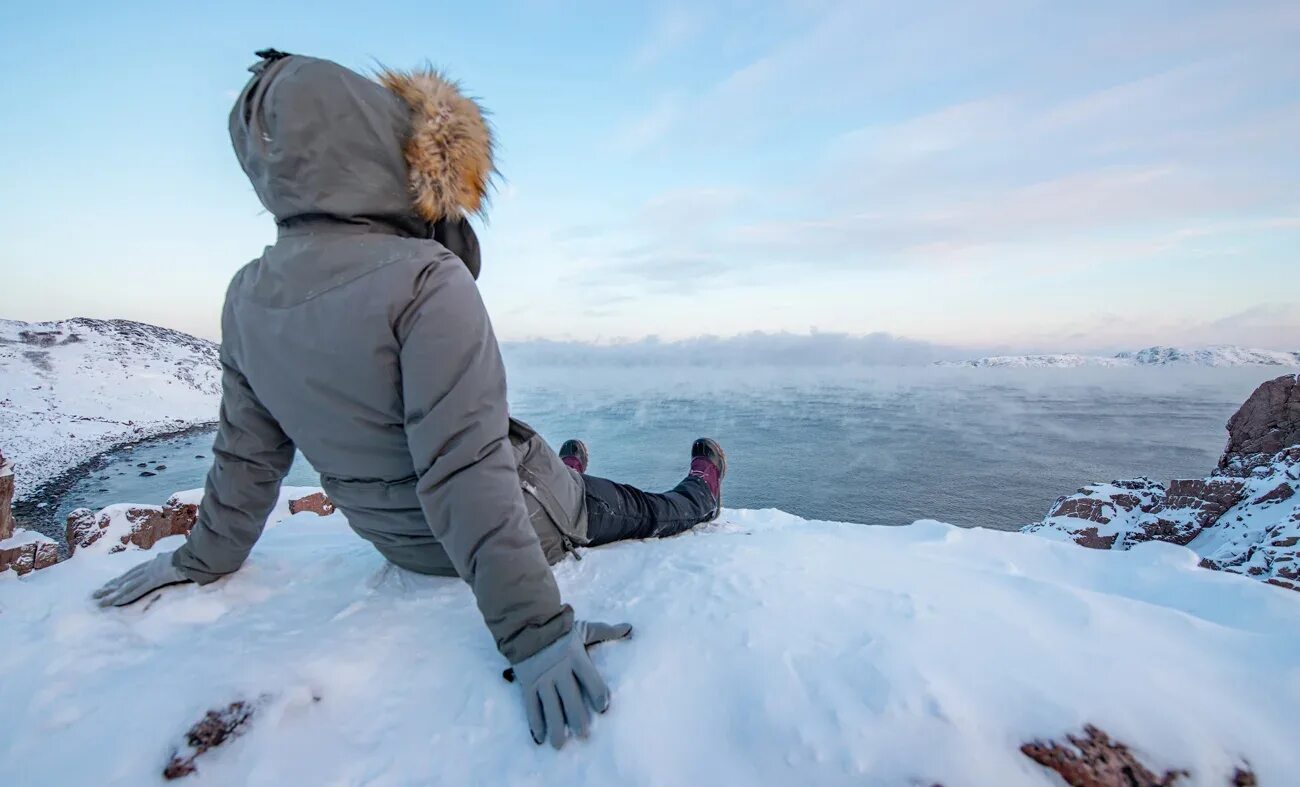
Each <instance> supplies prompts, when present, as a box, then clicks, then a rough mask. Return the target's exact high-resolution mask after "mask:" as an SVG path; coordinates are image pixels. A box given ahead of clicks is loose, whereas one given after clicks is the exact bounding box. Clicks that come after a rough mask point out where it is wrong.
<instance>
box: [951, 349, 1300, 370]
mask: <svg viewBox="0 0 1300 787" xmlns="http://www.w3.org/2000/svg"><path fill="white" fill-rule="evenodd" d="M935 365H936V366H952V367H974V368H985V367H990V368H1034V367H1051V368H1069V367H1075V366H1285V367H1293V368H1300V352H1291V351H1289V350H1260V349H1252V348H1249V347H1234V346H1230V345H1224V346H1215V347H1204V348H1200V349H1186V348H1182V347H1160V346H1156V347H1148V348H1146V349H1144V350H1138V351H1136V352H1121V353H1116V354H1115V355H1112V356H1105V355H1076V354H1074V353H1057V354H1049V355H992V356H988V357H986V358H976V359H974V360H970V361H938V362H936V364H935Z"/></svg>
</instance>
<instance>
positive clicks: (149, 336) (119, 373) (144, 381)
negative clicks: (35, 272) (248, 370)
mask: <svg viewBox="0 0 1300 787" xmlns="http://www.w3.org/2000/svg"><path fill="white" fill-rule="evenodd" d="M220 395H221V367H220V364H219V362H218V360H217V345H216V344H215V343H213V342H210V341H207V340H206V339H199V338H196V337H194V336H190V335H189V334H185V333H181V332H180V331H174V330H170V329H168V328H160V327H157V326H154V325H147V324H145V323H139V322H132V321H130V320H92V319H86V318H80V317H79V318H76V319H71V320H60V321H58V322H39V323H27V322H19V321H16V320H0V449H3V451H4V453H5V455H6V456H8V457H9V458H10V459H11V460H12V461H13V462H14V464H15V466H16V477H17V483H16V493H17V495H16V499H19V500H21V499H23V498H24V497H27V496H28V495H30V494H31V493H32V492H33V491H35V490H36V489H37V488H39V487H40V486H41V485H42V484H44V483H46V482H48V481H50V480H52V479H54V478H56V477H57V476H58V475H59V474H60V473H62V472H64V471H66V470H68V469H70V468H72V467H75V466H76V465H77V464H79V463H81V462H84V461H86V460H88V459H91V458H92V457H94V456H96V455H98V454H100V453H102V452H104V451H107V450H111V449H113V448H115V447H117V446H119V445H122V444H125V443H129V442H133V441H135V440H140V439H144V438H147V437H152V436H155V435H161V434H168V433H172V432H177V431H181V430H183V429H186V428H188V427H192V426H195V425H198V424H202V423H207V422H211V421H215V420H216V418H217V409H218V403H219V399H220Z"/></svg>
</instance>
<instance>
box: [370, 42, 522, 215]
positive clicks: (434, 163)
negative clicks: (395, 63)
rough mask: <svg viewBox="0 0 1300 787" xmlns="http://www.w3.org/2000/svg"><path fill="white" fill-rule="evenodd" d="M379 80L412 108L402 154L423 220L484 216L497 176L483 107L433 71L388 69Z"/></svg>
mask: <svg viewBox="0 0 1300 787" xmlns="http://www.w3.org/2000/svg"><path fill="white" fill-rule="evenodd" d="M379 81H380V83H382V84H383V85H384V87H386V88H388V89H389V90H391V91H393V93H395V94H397V96H398V97H399V98H401V99H402V100H403V101H404V102H406V105H407V106H408V107H409V108H410V110H411V135H410V137H409V138H408V139H407V140H406V145H405V148H404V152H405V154H406V166H407V172H408V178H409V179H410V184H411V193H412V196H413V197H414V200H415V208H416V211H417V212H418V213H419V214H420V217H421V218H423V219H424V220H426V221H430V222H436V221H439V220H442V219H460V218H465V217H466V216H468V215H470V214H478V215H483V214H484V212H485V211H486V209H487V199H488V194H487V192H488V187H489V186H490V185H491V183H492V178H493V177H494V176H495V175H496V167H495V166H494V165H493V163H492V150H493V140H492V128H491V126H489V125H488V122H487V119H486V118H485V117H484V115H485V112H484V110H483V108H482V107H480V106H479V105H478V103H477V102H476V101H474V99H472V98H469V97H468V96H466V95H465V94H463V93H462V92H461V90H460V85H459V84H457V83H456V82H454V81H452V80H450V79H448V78H447V77H446V76H445V75H444V74H442V73H440V72H438V71H436V70H435V69H433V68H431V67H426V68H422V69H415V70H412V71H393V70H385V71H383V72H382V73H380V74H379Z"/></svg>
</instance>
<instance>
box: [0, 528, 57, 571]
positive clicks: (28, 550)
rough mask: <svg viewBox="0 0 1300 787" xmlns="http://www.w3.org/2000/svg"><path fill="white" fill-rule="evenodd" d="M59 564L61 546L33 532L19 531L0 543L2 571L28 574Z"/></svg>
mask: <svg viewBox="0 0 1300 787" xmlns="http://www.w3.org/2000/svg"><path fill="white" fill-rule="evenodd" d="M57 562H59V545H58V543H56V542H55V541H54V539H52V538H48V537H46V536H43V535H41V534H40V533H36V532H33V531H31V530H22V529H19V530H17V531H16V532H15V533H14V534H13V535H12V536H10V537H9V538H7V539H4V540H3V541H0V571H10V570H12V571H15V572H17V573H18V574H20V575H22V574H27V573H30V572H32V571H37V570H39V569H42V568H48V567H50V566H52V565H54V564H55V563H57Z"/></svg>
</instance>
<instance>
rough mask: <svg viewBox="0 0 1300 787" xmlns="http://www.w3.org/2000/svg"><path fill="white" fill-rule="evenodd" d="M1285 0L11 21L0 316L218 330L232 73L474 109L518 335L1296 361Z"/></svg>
mask: <svg viewBox="0 0 1300 787" xmlns="http://www.w3.org/2000/svg"><path fill="white" fill-rule="evenodd" d="M1297 40H1300V5H1297V4H1296V3H1294V2H1218V3H1209V2H1192V1H1180V2H1143V3H1131V2H1091V3H1060V2H1028V1H1024V0H1009V1H1008V2H962V1H954V2H934V3H924V2H923V3H907V4H902V3H876V2H843V3H839V2H819V1H818V0H790V1H789V2H767V3H749V2H722V3H704V2H699V3H679V4H674V3H648V4H637V3H581V4H580V3H563V2H542V1H540V0H539V1H537V2H523V3H480V2H474V3H465V2H461V3H456V4H442V3H432V2H421V3H414V2H411V3H405V2H403V3H374V4H370V5H360V4H357V3H355V2H351V3H336V2H311V3H268V2H259V3H244V2H227V3H221V4H215V3H213V4H208V3H193V4H181V3H156V4H154V3H125V2H124V3H59V2H53V3H42V4H36V3H30V4H22V5H21V6H19V7H15V8H10V9H6V10H5V12H4V21H3V23H0V67H3V69H4V73H5V74H6V79H5V80H4V83H3V84H2V85H0V99H3V101H2V103H0V107H2V108H0V112H3V122H2V123H0V171H3V172H4V173H5V177H4V178H3V179H0V201H3V204H4V205H5V209H4V211H3V213H2V214H0V231H2V233H3V237H4V239H5V243H4V246H3V250H2V251H0V255H3V257H0V261H2V264H3V270H4V273H3V280H4V285H3V286H0V316H4V317H10V318H17V319H29V320H34V319H56V318H62V317H69V316H76V315H87V316H102V317H129V318H133V319H139V320H145V321H149V322H155V323H159V324H163V325H168V326H171V327H176V328H180V329H182V330H188V331H191V332H194V333H197V334H200V335H205V336H210V337H213V338H216V336H217V317H218V312H219V308H220V301H221V298H222V296H223V294H224V289H225V284H226V282H227V281H228V280H229V277H230V275H231V274H232V273H233V272H234V271H235V270H236V269H238V267H239V266H241V265H242V264H244V263H245V262H246V261H247V260H249V259H251V258H253V257H255V256H256V255H257V254H258V253H259V252H260V250H261V248H262V246H264V245H265V244H266V243H269V242H271V241H272V240H273V238H274V226H273V222H272V221H271V219H270V217H269V216H267V215H266V214H265V213H263V211H262V210H261V206H260V205H259V204H258V202H257V199H256V197H255V196H254V194H253V192H252V190H251V188H250V187H249V185H248V184H247V182H246V181H245V179H244V177H243V174H242V173H241V172H240V170H239V167H238V165H237V164H236V162H235V159H234V156H233V154H232V153H231V151H230V145H229V140H228V138H227V135H226V113H227V112H228V110H229V107H230V104H231V102H232V100H233V98H234V96H235V94H236V93H237V91H238V90H239V88H240V87H241V86H242V84H243V82H244V78H245V76H246V72H245V68H246V67H247V66H248V65H249V64H250V63H251V62H252V61H253V60H254V58H253V56H252V51H253V50H254V49H257V48H260V47H264V46H275V47H278V48H281V49H284V50H288V51H291V52H301V53H305V54H313V55H317V56H321V57H327V58H330V59H333V60H337V61H338V62H341V63H343V64H345V65H348V66H351V67H354V68H358V69H363V70H364V69H372V70H373V68H374V67H375V65H376V64H377V63H380V62H382V63H384V64H387V65H392V66H412V65H416V64H420V63H423V62H425V61H426V60H427V61H432V62H433V63H435V64H437V65H440V66H443V67H445V68H446V69H447V70H448V71H449V72H450V73H451V74H452V75H453V76H455V77H458V78H459V79H461V80H462V81H463V83H464V84H465V86H466V87H467V88H468V90H470V91H471V92H472V93H474V94H475V95H477V96H478V97H480V98H481V99H482V101H483V103H484V104H485V105H486V106H487V107H489V108H490V109H491V111H492V112H493V121H494V123H495V126H496V129H497V133H498V137H499V141H500V151H501V153H500V158H499V166H500V169H501V171H502V173H503V175H504V179H503V181H502V182H501V184H500V188H499V191H498V193H497V195H496V198H495V200H494V204H493V207H492V210H491V214H490V219H489V221H488V222H487V224H486V225H484V226H482V227H481V228H480V236H481V238H482V241H483V247H484V274H483V278H482V280H481V282H480V283H481V288H482V290H483V293H484V297H485V299H486V300H487V302H488V305H489V309H490V311H491V312H492V315H493V319H494V322H495V324H496V326H497V330H498V333H499V334H500V335H501V336H502V337H503V338H506V339H527V338H534V337H544V338H552V339H576V340H583V341H610V340H614V339H619V338H640V337H645V336H660V337H663V338H666V339H673V338H682V337H688V336H696V335H701V334H716V335H723V336H727V335H735V334H742V333H746V332H751V331H790V332H795V333H807V332H810V331H816V332H823V333H825V332H843V333H850V334H866V333H871V332H877V331H884V332H888V333H892V334H895V335H899V336H907V337H912V338H916V339H923V340H927V341H932V342H939V343H944V344H956V345H965V346H972V347H974V346H981V347H989V346H1001V347H1008V348H1012V347H1014V348H1024V349H1041V350H1049V349H1050V350H1058V349H1059V350H1088V349H1102V348H1116V347H1127V346H1137V345H1146V344H1152V343H1157V342H1159V343H1184V344H1204V343H1212V342H1232V343H1246V344H1253V345H1258V346H1273V347H1291V348H1294V347H1295V346H1300V287H1296V286H1295V281H1296V273H1295V272H1296V270H1297V267H1298V264H1300V91H1297V90H1296V85H1297V84H1300V49H1298V48H1297V46H1296V43H1295V42H1296V41H1297Z"/></svg>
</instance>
